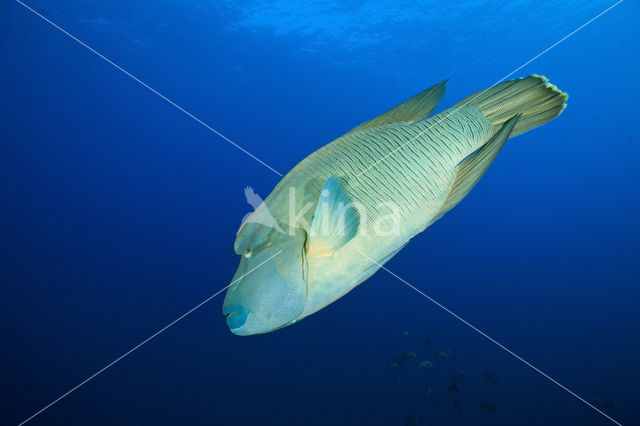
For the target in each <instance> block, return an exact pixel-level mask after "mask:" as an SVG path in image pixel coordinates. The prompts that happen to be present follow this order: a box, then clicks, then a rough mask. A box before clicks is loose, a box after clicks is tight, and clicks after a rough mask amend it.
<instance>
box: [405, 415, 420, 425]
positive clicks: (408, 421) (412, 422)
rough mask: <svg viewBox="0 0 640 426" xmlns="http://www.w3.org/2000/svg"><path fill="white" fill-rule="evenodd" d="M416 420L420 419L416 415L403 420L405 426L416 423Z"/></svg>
mask: <svg viewBox="0 0 640 426" xmlns="http://www.w3.org/2000/svg"><path fill="white" fill-rule="evenodd" d="M418 420H420V419H419V418H418V417H416V416H411V417H409V418H408V419H407V421H406V422H404V424H405V426H413V425H415V424H416V423H418Z"/></svg>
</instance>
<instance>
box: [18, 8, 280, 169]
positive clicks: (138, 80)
mask: <svg viewBox="0 0 640 426" xmlns="http://www.w3.org/2000/svg"><path fill="white" fill-rule="evenodd" d="M16 2H17V3H18V4H20V5H22V6H24V7H25V8H26V9H28V10H30V11H31V12H33V13H34V14H35V15H37V16H39V17H40V18H42V19H43V20H44V21H46V22H48V23H49V24H51V25H52V26H54V27H55V28H56V29H58V30H60V31H61V32H62V33H64V34H65V35H66V36H68V37H69V38H71V39H73V40H74V41H76V42H78V43H79V44H81V45H82V46H84V47H86V48H87V49H89V50H90V51H91V52H93V53H95V54H96V55H97V56H99V57H100V58H102V59H104V60H105V61H106V62H108V63H109V64H110V65H113V66H114V67H115V68H117V69H118V70H120V71H122V72H123V73H124V74H125V75H127V76H128V77H131V78H132V79H133V80H135V81H136V82H137V83H139V84H140V85H142V86H143V87H145V88H146V89H148V90H150V91H151V92H153V93H155V94H156V95H158V96H159V97H160V98H162V99H163V100H164V101H166V102H168V103H169V104H170V105H171V106H173V107H175V108H177V109H178V110H180V111H182V112H183V113H185V114H186V115H188V116H189V117H191V118H192V119H194V120H195V121H197V122H198V123H200V124H201V125H203V126H204V127H206V128H207V129H209V130H210V131H212V132H213V133H215V134H216V135H218V136H220V137H221V138H222V139H224V140H225V141H227V142H229V143H230V144H231V145H233V146H235V147H236V148H238V149H239V150H240V151H242V152H244V153H245V154H247V155H248V156H249V157H251V158H253V159H254V160H256V161H257V162H258V163H260V164H262V165H263V166H265V167H266V168H268V169H269V170H271V171H272V172H274V173H275V174H277V175H278V176H282V173H280V172H279V171H277V170H276V169H274V168H273V167H271V166H270V165H268V164H267V163H265V162H264V161H262V160H261V159H259V158H258V157H256V156H255V155H253V154H252V153H250V152H249V151H247V150H246V149H244V148H243V147H241V146H240V145H238V144H237V143H235V142H234V141H232V140H231V139H229V138H228V137H226V136H225V135H223V134H222V133H220V132H219V131H217V130H216V129H214V128H213V127H211V126H209V125H208V124H207V123H205V122H204V121H202V120H200V119H199V118H198V117H196V116H195V115H193V114H191V113H190V112H189V111H187V110H186V109H184V108H182V107H181V106H180V105H178V104H176V103H175V102H173V101H172V100H171V99H169V98H167V97H166V96H165V95H163V94H162V93H160V92H158V91H157V90H156V89H154V88H153V87H151V86H149V85H148V84H147V83H145V82H144V81H142V80H140V79H139V78H138V77H136V76H134V75H133V74H131V73H130V72H129V71H127V70H125V69H124V68H122V67H121V66H120V65H118V64H116V63H115V62H113V61H112V60H111V59H109V58H107V57H106V56H104V55H103V54H101V53H100V52H98V51H97V50H95V49H94V48H92V47H91V46H89V45H88V44H86V43H85V42H83V41H82V40H80V39H78V38H77V37H75V36H74V35H73V34H70V33H69V32H68V31H66V30H65V29H63V28H61V27H60V26H59V25H57V24H55V23H54V22H52V21H51V20H49V19H48V18H46V17H45V16H43V15H42V14H40V13H39V12H37V11H36V10H34V9H32V8H31V7H29V6H27V5H26V4H24V3H23V2H21V1H20V0H16Z"/></svg>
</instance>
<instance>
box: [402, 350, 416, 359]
mask: <svg viewBox="0 0 640 426" xmlns="http://www.w3.org/2000/svg"><path fill="white" fill-rule="evenodd" d="M404 356H405V357H407V359H410V358H415V357H416V353H415V352H414V351H406V352H405V353H404Z"/></svg>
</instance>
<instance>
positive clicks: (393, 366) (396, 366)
mask: <svg viewBox="0 0 640 426" xmlns="http://www.w3.org/2000/svg"><path fill="white" fill-rule="evenodd" d="M387 368H389V369H391V370H395V369H396V368H398V363H397V362H395V361H391V362H390V363H389V364H387Z"/></svg>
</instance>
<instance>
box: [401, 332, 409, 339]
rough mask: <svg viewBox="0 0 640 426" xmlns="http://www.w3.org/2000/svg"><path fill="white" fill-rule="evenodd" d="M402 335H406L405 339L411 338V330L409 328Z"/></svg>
mask: <svg viewBox="0 0 640 426" xmlns="http://www.w3.org/2000/svg"><path fill="white" fill-rule="evenodd" d="M402 335H403V336H404V338H405V339H409V338H410V337H411V336H410V335H409V332H408V331H407V330H404V331H403V332H402Z"/></svg>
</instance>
